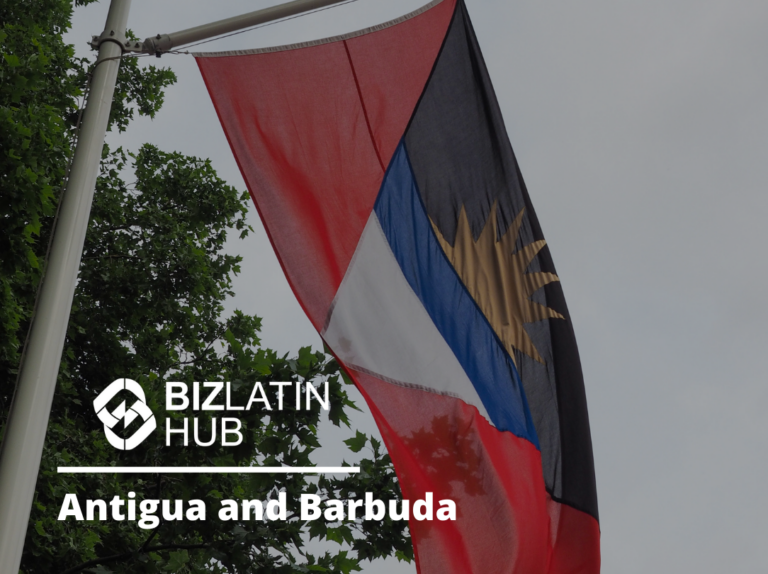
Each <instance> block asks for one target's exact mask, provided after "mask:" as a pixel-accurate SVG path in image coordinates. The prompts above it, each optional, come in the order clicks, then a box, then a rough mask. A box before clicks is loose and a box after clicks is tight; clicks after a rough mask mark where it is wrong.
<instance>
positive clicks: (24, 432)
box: [0, 0, 131, 574]
mask: <svg viewBox="0 0 768 574" xmlns="http://www.w3.org/2000/svg"><path fill="white" fill-rule="evenodd" d="M130 6H131V0H112V2H111V4H110V7H109V14H108V16H107V23H106V28H105V30H104V33H103V34H102V35H101V37H100V38H101V39H102V40H104V41H102V42H101V44H100V45H99V57H98V60H97V61H99V62H101V63H99V64H98V65H97V66H96V68H95V70H94V72H93V77H92V80H91V89H90V95H89V96H88V102H87V104H86V107H85V112H84V116H83V124H82V127H81V130H80V137H79V139H78V142H77V148H76V150H75V156H74V160H73V163H72V170H71V172H70V176H69V181H68V183H67V187H66V190H65V191H64V193H63V195H62V197H61V199H60V201H61V202H62V203H61V209H60V212H59V219H58V222H57V225H56V229H55V233H54V237H53V243H52V245H51V253H50V257H49V260H48V263H47V268H46V271H45V278H44V280H43V285H42V288H41V291H40V299H39V302H38V307H37V313H36V315H35V317H34V319H33V323H32V327H31V332H30V338H29V343H28V347H27V351H26V354H25V358H24V361H23V364H22V365H21V367H20V368H21V373H20V376H19V381H18V386H17V388H16V394H15V395H14V398H13V403H12V405H11V412H10V416H9V419H8V422H7V425H6V428H5V435H4V438H3V444H2V450H0V572H1V573H3V574H15V573H16V572H18V571H19V564H20V562H21V552H22V550H23V548H24V538H25V536H26V533H27V522H28V521H29V513H30V508H31V506H32V500H33V497H34V494H35V484H36V482H37V474H38V471H39V470H40V457H41V456H42V452H43V444H44V442H45V432H46V429H47V427H48V417H49V415H50V411H51V403H52V402H53V393H54V390H55V388H56V377H57V375H58V372H59V364H60V363H61V353H62V350H63V348H64V339H65V337H66V333H67V324H68V323H69V314H70V311H71V309H72V299H73V296H74V292H75V284H76V282H77V272H78V269H79V267H80V259H81V257H82V253H83V243H84V242H85V232H86V230H87V228H88V218H89V215H90V211H91V203H92V201H93V192H94V188H95V186H96V177H97V175H98V169H99V162H100V160H101V150H102V147H103V146H104V137H105V134H106V131H107V122H108V120H109V112H110V109H111V106H112V96H113V93H114V90H115V81H116V79H117V71H118V68H119V66H120V59H119V58H120V56H121V54H122V47H121V44H123V43H125V27H126V24H127V21H128V11H129V9H130Z"/></svg>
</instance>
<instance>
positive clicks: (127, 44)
mask: <svg viewBox="0 0 768 574" xmlns="http://www.w3.org/2000/svg"><path fill="white" fill-rule="evenodd" d="M103 42H114V43H115V44H117V45H118V46H120V49H121V50H122V51H123V54H125V53H126V52H132V53H138V54H141V53H142V52H143V47H142V44H141V42H138V41H133V40H129V39H128V38H126V37H125V35H123V34H117V33H115V31H114V30H104V31H103V32H102V33H101V35H100V36H91V41H90V42H89V44H90V46H91V48H92V49H94V50H98V49H99V46H101V44H102V43H103Z"/></svg>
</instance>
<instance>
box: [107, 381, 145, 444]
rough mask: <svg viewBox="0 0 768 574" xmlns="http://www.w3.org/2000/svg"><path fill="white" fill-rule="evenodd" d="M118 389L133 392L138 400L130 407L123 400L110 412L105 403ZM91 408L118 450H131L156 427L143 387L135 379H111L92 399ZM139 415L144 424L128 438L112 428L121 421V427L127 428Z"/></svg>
mask: <svg viewBox="0 0 768 574" xmlns="http://www.w3.org/2000/svg"><path fill="white" fill-rule="evenodd" d="M120 391H128V392H130V393H133V394H134V395H135V396H136V398H137V399H139V400H138V401H136V402H135V403H133V405H131V407H130V408H127V409H126V407H125V401H123V402H122V403H120V405H119V406H118V407H117V408H116V409H115V410H114V411H112V412H109V410H108V409H107V404H109V401H111V400H112V399H113V398H115V397H116V396H117V394H118V393H119V392H120ZM93 408H94V410H95V411H96V416H98V417H99V420H100V421H101V422H103V423H104V434H106V435H107V440H108V441H109V444H111V445H112V446H113V447H115V448H117V449H120V450H133V449H134V448H136V447H137V446H139V445H140V444H141V443H142V442H143V441H144V439H146V438H147V437H148V436H149V435H150V434H151V433H152V431H153V430H155V429H156V428H157V422H156V421H155V415H153V414H152V411H151V410H150V408H149V407H148V406H147V398H146V396H145V395H144V389H142V388H141V385H139V383H137V382H136V381H132V380H131V379H117V380H116V381H113V382H112V384H110V385H109V386H108V387H107V388H106V389H104V390H103V391H102V392H101V394H100V395H99V396H98V397H96V398H95V399H94V400H93ZM139 417H141V418H142V420H143V421H144V424H143V425H141V427H139V429H138V430H137V431H136V432H135V433H133V435H132V436H131V437H130V438H125V439H123V438H120V437H119V436H117V435H116V434H115V433H114V432H113V431H112V429H113V428H114V427H115V426H116V425H117V423H119V422H120V421H121V420H122V421H123V428H128V425H130V424H131V423H132V422H133V421H134V420H136V419H137V418H139Z"/></svg>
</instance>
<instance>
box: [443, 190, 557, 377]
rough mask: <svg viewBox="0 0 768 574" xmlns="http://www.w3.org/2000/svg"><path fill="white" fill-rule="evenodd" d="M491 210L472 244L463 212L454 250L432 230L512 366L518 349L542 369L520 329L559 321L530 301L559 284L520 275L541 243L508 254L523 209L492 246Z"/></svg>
mask: <svg viewBox="0 0 768 574" xmlns="http://www.w3.org/2000/svg"><path fill="white" fill-rule="evenodd" d="M496 207H497V204H496V203H494V204H493V208H492V209H491V213H490V215H489V216H488V220H487V221H486V223H485V227H484V228H483V231H482V233H481V234H480V236H479V237H478V238H477V240H474V238H473V237H472V229H471V227H470V225H469V220H468V219H467V212H466V210H465V209H464V208H463V207H462V208H461V212H460V213H459V220H458V223H457V227H456V240H455V242H454V244H453V245H451V244H450V243H448V241H446V240H445V238H444V237H443V235H442V233H440V230H439V229H438V228H437V226H436V225H435V223H434V222H432V228H433V229H434V230H435V235H436V236H437V239H438V241H439V242H440V245H441V247H442V248H443V251H444V252H445V254H446V255H447V256H448V259H449V260H450V261H451V263H452V264H453V266H454V268H455V269H456V272H457V273H458V274H459V277H461V280H462V281H463V282H464V285H466V287H467V289H468V290H469V292H470V294H471V295H472V297H473V298H474V299H475V301H476V302H477V304H478V305H479V307H480V309H481V310H482V312H483V314H484V315H485V316H486V318H487V319H488V321H489V322H490V324H491V326H492V327H493V330H494V331H496V334H497V335H498V336H499V338H500V339H501V340H502V342H503V343H504V344H505V345H506V346H507V348H508V351H509V354H510V356H511V357H512V360H513V361H514V360H515V354H514V351H513V350H514V349H518V350H519V351H522V352H523V353H525V354H526V355H528V356H529V357H532V358H533V359H535V360H536V361H538V362H540V363H544V362H545V361H544V359H543V358H542V357H541V355H540V354H539V352H538V350H537V349H536V347H535V346H534V344H533V341H531V338H530V337H529V336H528V333H527V332H526V331H525V328H524V327H523V325H524V324H525V323H533V322H535V321H542V320H544V319H564V317H563V316H562V315H561V314H560V313H558V312H557V311H555V310H554V309H550V308H549V307H545V306H544V305H540V304H539V303H536V302H535V301H531V296H532V295H533V294H534V293H535V292H536V291H538V290H539V289H541V288H542V287H544V286H545V285H548V284H549V283H552V282H554V281H559V280H560V279H559V277H558V276H557V275H555V274H554V273H544V272H536V273H526V272H525V270H526V269H527V268H528V266H529V265H530V264H531V261H533V258H534V257H536V255H537V254H538V253H539V251H541V250H542V248H543V247H544V245H546V241H544V240H541V241H534V242H533V243H531V244H529V245H526V246H524V247H523V248H521V249H520V250H519V251H517V252H516V253H513V251H514V249H515V242H516V241H517V235H518V233H520V227H521V226H522V223H523V213H524V211H525V209H521V210H520V213H518V214H517V217H515V220H514V221H513V222H512V224H511V225H510V226H509V228H508V229H507V232H506V233H505V234H504V236H503V237H502V238H501V239H499V240H498V241H497V240H496V237H498V231H497V225H498V224H497V221H496Z"/></svg>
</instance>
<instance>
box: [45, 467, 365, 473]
mask: <svg viewBox="0 0 768 574" xmlns="http://www.w3.org/2000/svg"><path fill="white" fill-rule="evenodd" d="M58 472H59V474H86V473H93V474H198V473H201V474H205V473H207V474H237V473H241V474H293V473H296V474H331V473H341V474H357V473H358V472H360V467H359V466H60V467H59V468H58Z"/></svg>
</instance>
